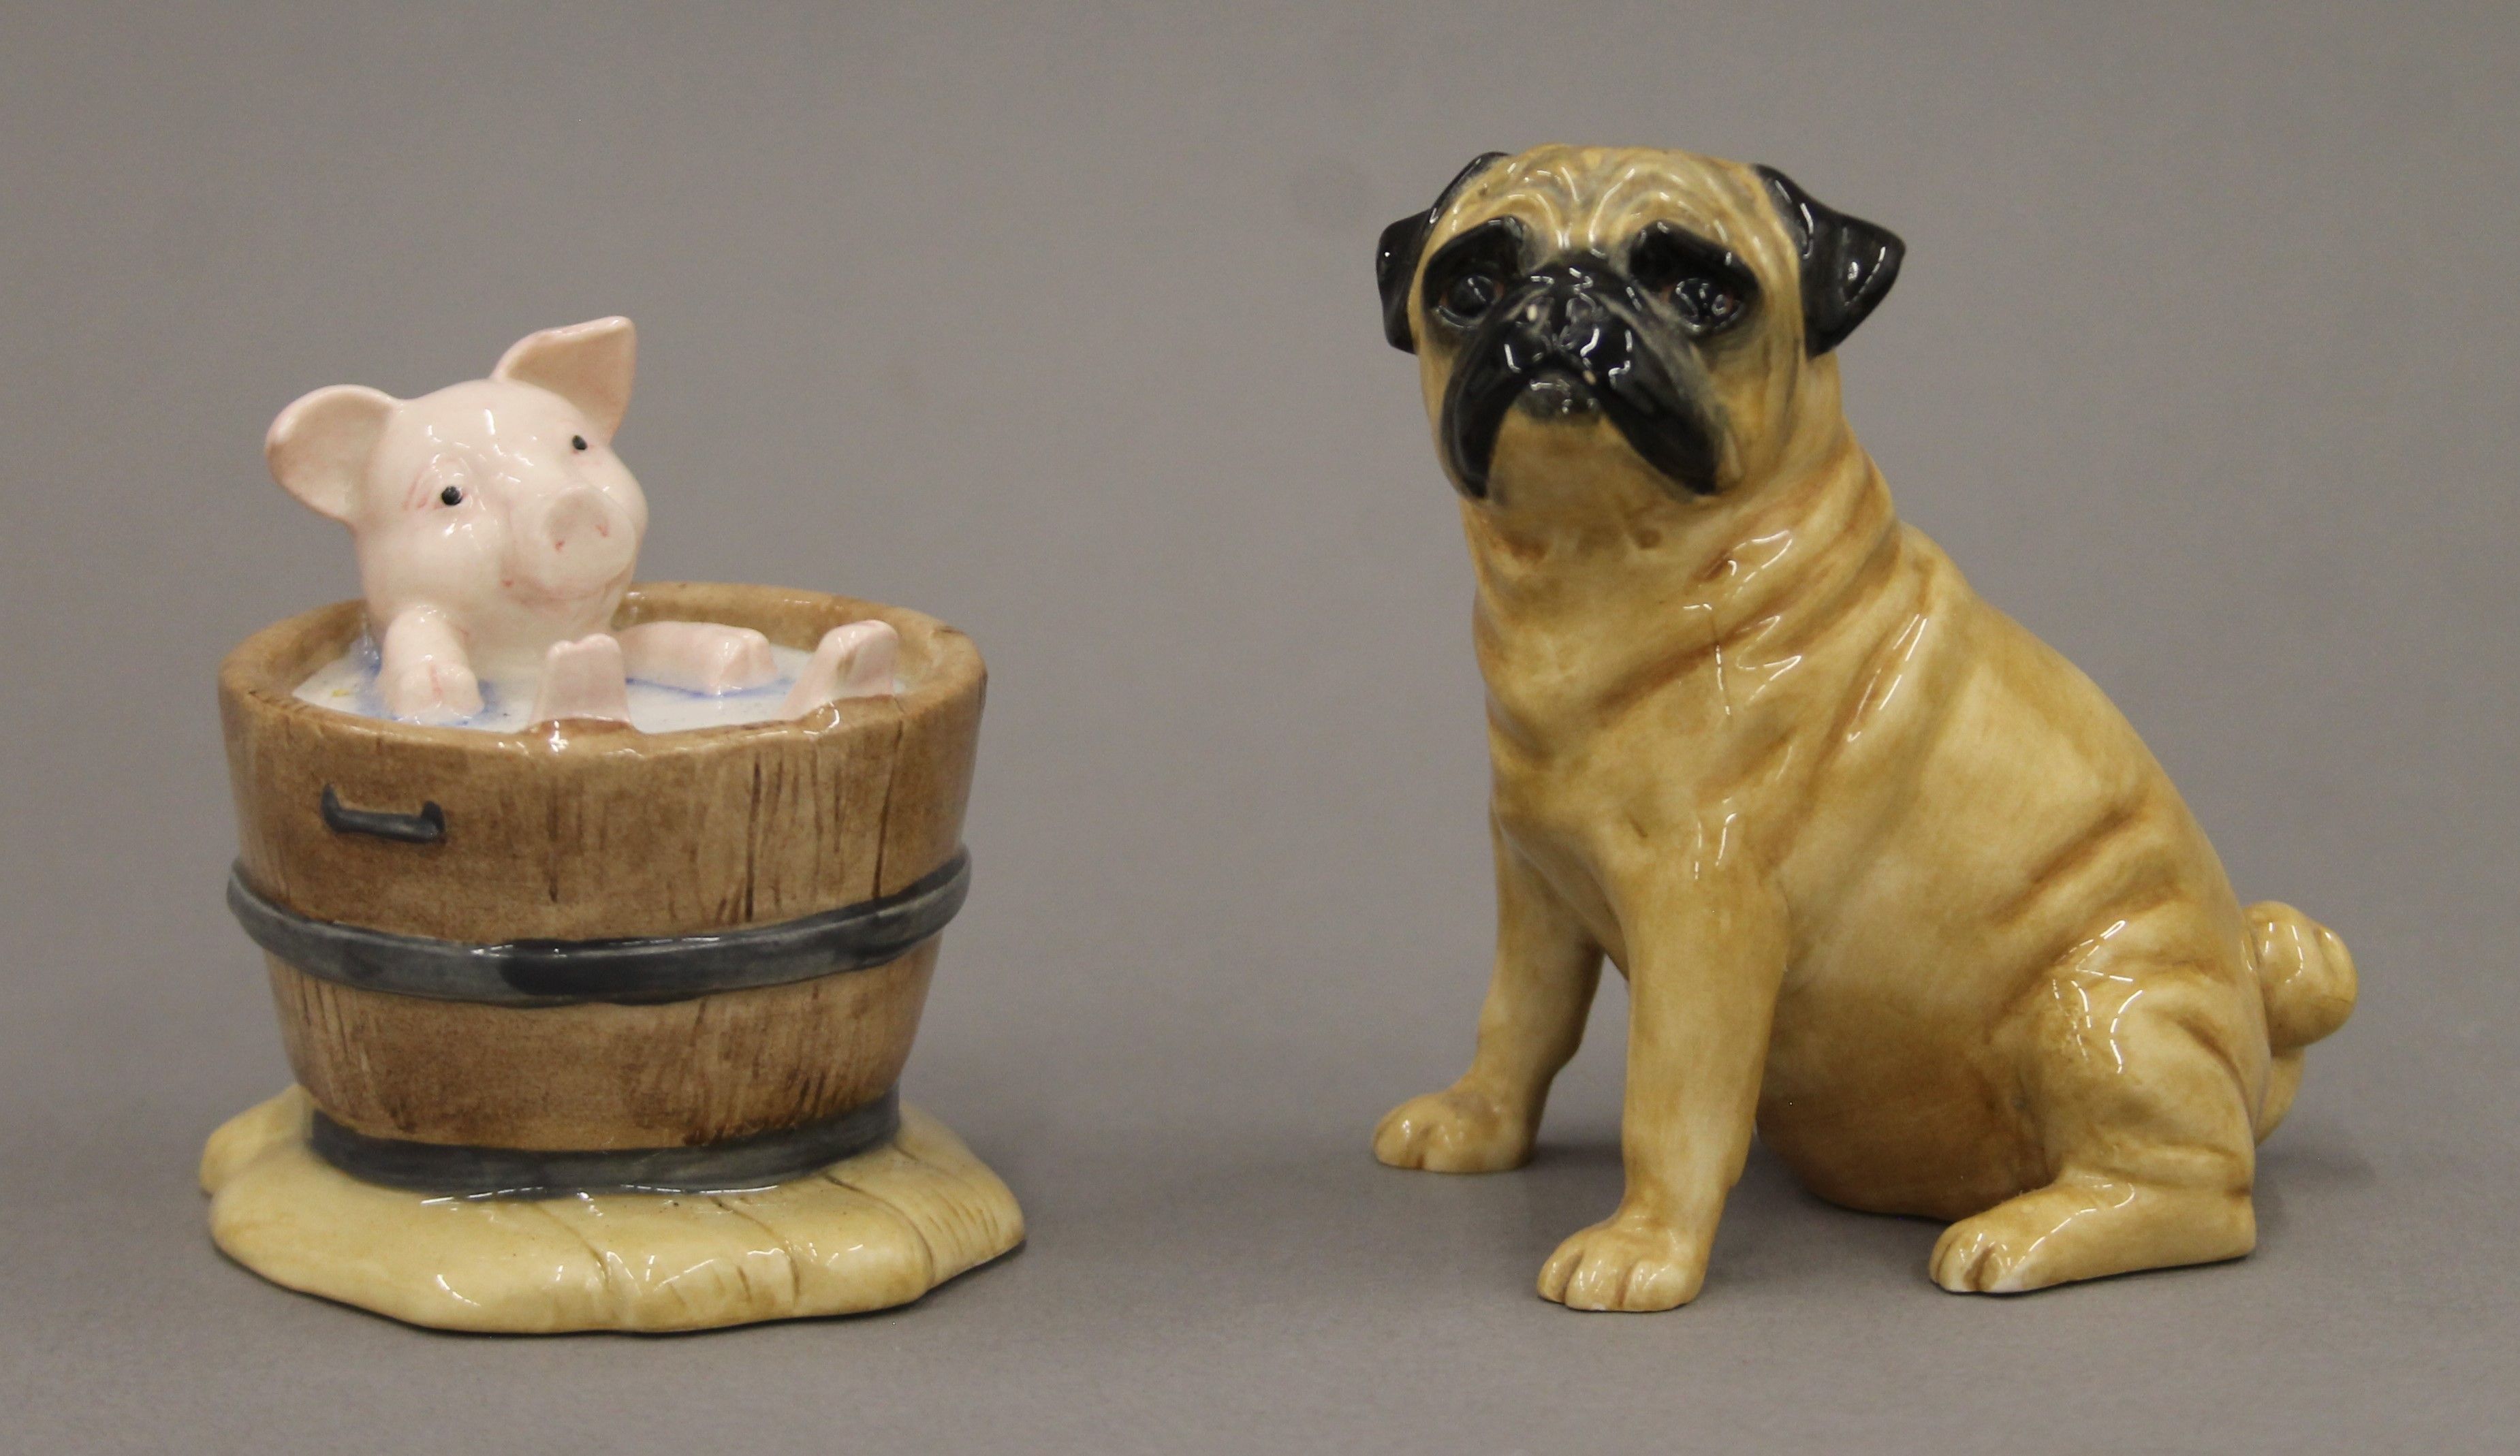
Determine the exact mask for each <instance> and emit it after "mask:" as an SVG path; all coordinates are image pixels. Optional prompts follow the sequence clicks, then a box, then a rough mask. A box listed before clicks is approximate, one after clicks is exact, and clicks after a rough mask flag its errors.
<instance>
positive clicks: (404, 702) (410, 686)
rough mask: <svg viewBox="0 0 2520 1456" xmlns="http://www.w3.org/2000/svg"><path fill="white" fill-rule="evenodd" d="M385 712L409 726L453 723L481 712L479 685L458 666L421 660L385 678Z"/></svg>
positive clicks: (463, 667)
mask: <svg viewBox="0 0 2520 1456" xmlns="http://www.w3.org/2000/svg"><path fill="white" fill-rule="evenodd" d="M384 699H385V711H386V712H388V713H391V714H392V715H393V716H394V717H396V718H400V719H405V720H408V721H410V722H413V723H457V722H460V721H462V720H464V719H467V718H470V717H472V715H473V714H475V713H478V712H480V711H481V684H480V683H479V681H478V680H476V679H475V678H474V677H473V676H472V669H471V668H469V667H465V666H464V665H462V664H461V663H454V662H446V661H443V660H429V661H421V662H415V663H413V664H411V665H410V666H409V667H406V668H403V669H401V670H400V671H398V672H395V673H393V674H391V675H390V676H388V677H387V678H386V679H385V682H384Z"/></svg>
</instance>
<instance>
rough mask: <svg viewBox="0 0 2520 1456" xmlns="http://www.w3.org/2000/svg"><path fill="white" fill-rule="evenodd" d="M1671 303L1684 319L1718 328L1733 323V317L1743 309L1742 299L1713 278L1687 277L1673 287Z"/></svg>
mask: <svg viewBox="0 0 2520 1456" xmlns="http://www.w3.org/2000/svg"><path fill="white" fill-rule="evenodd" d="M1671 306H1672V310H1673V312H1675V313H1677V314H1679V315H1680V317H1681V319H1682V320H1683V321H1684V322H1686V323H1688V324H1689V325H1691V326H1693V327H1695V328H1699V329H1715V328H1720V327H1722V326H1723V325H1726V324H1730V323H1732V322H1733V315H1735V314H1737V313H1739V312H1740V311H1741V300H1740V299H1738V298H1735V297H1734V296H1733V295H1732V294H1731V293H1729V292H1726V291H1725V289H1724V287H1723V285H1721V284H1718V283H1717V282H1715V281H1714V280H1713V279H1711V278H1684V279H1682V280H1681V281H1680V283H1679V284H1678V286H1676V287H1673V288H1672V290H1671Z"/></svg>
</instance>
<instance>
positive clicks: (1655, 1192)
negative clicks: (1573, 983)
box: [1540, 864, 1786, 1311]
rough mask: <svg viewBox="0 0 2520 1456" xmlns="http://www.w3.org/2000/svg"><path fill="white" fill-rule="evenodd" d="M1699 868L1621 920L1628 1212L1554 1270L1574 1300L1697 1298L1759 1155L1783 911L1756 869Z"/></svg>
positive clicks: (1628, 1302) (1553, 1283) (1582, 1238)
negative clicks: (1718, 1228) (1723, 1222)
mask: <svg viewBox="0 0 2520 1456" xmlns="http://www.w3.org/2000/svg"><path fill="white" fill-rule="evenodd" d="M1692 868H1693V869H1694V870H1696V871H1697V872H1696V873H1695V874H1692V875H1690V876H1688V878H1685V879H1683V880H1682V882H1681V883H1678V884H1669V883H1660V884H1657V885H1655V886H1654V887H1652V889H1651V890H1649V891H1648V892H1647V893H1645V894H1643V895H1642V896H1637V897H1631V898H1628V899H1629V903H1630V904H1634V905H1635V906H1636V908H1635V909H1632V910H1630V911H1628V912H1627V913H1625V914H1623V915H1622V917H1621V928H1622V930H1623V932H1624V937H1625V939H1626V941H1627V955H1628V962H1629V964H1628V967H1627V969H1628V1078H1627V1097H1626V1105H1625V1107H1624V1109H1623V1110H1622V1112H1621V1116H1620V1125H1619V1140H1620V1150H1621V1153H1622V1155H1623V1160H1624V1162H1625V1163H1626V1165H1627V1191H1626V1193H1625V1194H1624V1195H1623V1196H1622V1197H1621V1198H1620V1200H1619V1207H1618V1211H1617V1212H1616V1213H1612V1214H1611V1215H1610V1216H1609V1217H1608V1218H1606V1219H1603V1220H1602V1221H1601V1222H1599V1223H1596V1224H1594V1225H1593V1226H1592V1227H1590V1228H1587V1229H1585V1230H1583V1231H1582V1232H1580V1233H1577V1234H1575V1235H1574V1236H1573V1237H1571V1238H1569V1239H1567V1240H1566V1241H1565V1242H1564V1243H1562V1244H1560V1245H1558V1246H1557V1252H1556V1253H1555V1254H1553V1255H1552V1256H1550V1258H1549V1261H1548V1263H1547V1264H1545V1265H1543V1266H1542V1268H1541V1271H1540V1293H1541V1296H1542V1297H1543V1298H1545V1299H1551V1300H1555V1301H1557V1302H1560V1303H1562V1304H1564V1305H1566V1306H1567V1307H1568V1308H1570V1309H1620V1310H1635V1311H1644V1310H1653V1309H1669V1308H1672V1307H1674V1306H1676V1305H1680V1304H1686V1303H1688V1302H1689V1301H1690V1300H1693V1299H1695V1298H1697V1292H1698V1287H1699V1286H1700V1284H1702V1283H1703V1282H1704V1280H1705V1277H1706V1257H1707V1253H1708V1251H1709V1250H1710V1249H1711V1248H1712V1247H1713V1246H1714V1243H1715V1225H1716V1222H1717V1220H1718V1219H1720V1218H1721V1217H1722V1216H1723V1213H1724V1200H1725V1197H1726V1195H1727V1194H1729V1193H1731V1192H1732V1189H1733V1183H1734V1181H1736V1180H1737V1179H1738V1178H1739V1177H1740V1176H1741V1166H1742V1163H1743V1161H1744V1160H1745V1159H1747V1157H1748V1156H1749V1151H1750V1131H1751V1124H1752V1120H1753V1118H1754V1117H1755V1116H1756V1113H1757V1110H1758V1102H1759V1079H1760V1076H1761V1074H1762V1073H1763V1072H1764V1071H1765V1068H1766V1062H1767V1050H1768V1033H1769V1030H1770V1026H1771V1023H1772V1022H1773V1021H1774V1019H1775V1015H1776V1006H1777V991H1778V986H1779V985H1780V984H1781V983H1782V981H1783V979H1784V969H1785V950H1786V933H1785V914H1784V907H1783V905H1782V904H1781V903H1780V902H1779V901H1778V898H1777V896H1776V895H1775V894H1774V893H1773V891H1771V890H1770V889H1769V888H1768V887H1767V886H1766V885H1764V884H1763V883H1761V882H1759V881H1758V880H1757V878H1756V877H1755V876H1753V875H1751V874H1750V873H1748V872H1747V871H1746V870H1740V869H1733V870H1727V869H1726V868H1724V867H1723V866H1722V865H1720V864H1712V865H1710V864H1697V865H1694V866H1692ZM1662 878H1663V879H1666V880H1667V879H1668V878H1670V876H1669V875H1668V874H1667V873H1666V874H1665V875H1664V876H1662Z"/></svg>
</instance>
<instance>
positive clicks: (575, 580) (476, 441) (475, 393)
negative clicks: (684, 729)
mask: <svg viewBox="0 0 2520 1456" xmlns="http://www.w3.org/2000/svg"><path fill="white" fill-rule="evenodd" d="M637 359H638V338H637V333H636V331H634V330H633V329H632V327H631V324H630V321H629V320H628V319H620V318H612V319H597V320H593V321H591V322H588V323H584V324H575V325H571V326H569V327H567V328H563V329H546V330H543V331H540V332H538V333H532V334H528V335H526V336H525V337H524V338H522V339H519V340H518V341H517V344H516V345H515V346H514V347H513V348H511V349H509V350H508V352H507V354H506V355H505V356H504V357H502V358H501V359H500V360H499V363H498V366H497V367H496V368H494V369H493V370H491V372H490V376H489V377H488V378H486V379H473V380H470V381H467V382H465V383H461V384H454V385H450V386H448V387H447V388H444V389H440V390H437V391H436V392H434V393H431V394H427V395H423V396H422V397H420V398H418V399H411V400H398V399H395V398H393V397H392V396H390V395H387V394H383V393H382V392H380V391H378V390H374V389H369V388H366V387H364V386H361V385H356V384H337V385H333V386H330V387H328V388H324V389H318V390H316V391H314V392H313V393H311V394H307V395H305V396H303V397H302V398H300V399H298V400H297V401H295V402H294V403H293V404H291V405H290V406H289V408H288V409H286V410H283V411H282V412H281V413H280V417H279V418H278V419H275V420H273V421H272V425H271V430H270V433H269V435H268V436H267V438H266V439H265V441H264V454H265V456H266V457H267V459H268V460H269V462H270V465H271V473H272V476H273V478H274V479H276V480H278V481H279V482H280V483H281V485H282V486H283V487H284V488H286V489H287V490H288V491H289V493H290V494H291V495H293V496H295V497H296V498H297V499H298V500H299V501H301V502H303V503H305V505H306V506H307V507H310V508H312V509H313V510H315V511H317V512H319V513H320V514H323V515H326V516H329V517H331V518H332V519H335V520H337V521H340V522H341V523H343V524H344V525H346V526H348V527H349V529H350V535H351V539H352V541H353V542H354V543H355V545H356V547H357V551H358V557H359V581H360V587H361V590H362V591H363V592H364V593H365V595H366V597H367V608H368V621H369V627H370V631H371V632H372V633H373V634H374V636H375V638H376V640H377V643H378V645H379V647H380V649H381V650H382V665H381V668H380V672H379V678H378V688H379V692H380V694H381V696H382V700H383V703H384V706H385V708H386V710H387V711H388V712H390V713H391V714H393V715H394V716H395V717H397V718H405V719H410V720H413V721H415V722H426V723H459V722H462V721H463V720H465V719H468V718H470V717H472V715H474V714H476V713H478V712H479V711H480V710H481V706H482V690H481V684H482V683H483V681H484V680H488V681H493V682H497V683H500V684H505V685H506V686H507V687H508V695H509V696H511V697H513V698H514V699H515V700H517V701H526V700H528V699H530V700H531V701H532V702H533V703H534V708H533V710H532V719H533V721H534V722H537V723H543V722H556V721H560V720H563V719H588V720H612V721H622V720H626V718H627V716H628V706H627V703H626V701H625V696H624V685H623V684H624V680H625V677H630V678H637V679H640V680H642V681H645V682H649V683H655V684H665V685H667V686H672V687H679V688H685V689H689V690H692V691H697V692H728V691H741V690H743V689H746V688H750V687H756V686H759V685H760V684H764V683H767V682H768V681H770V679H771V677H772V675H773V672H774V667H773V665H772V662H771V658H770V652H769V643H768V641H767V640H765V639H764V638H763V637H762V636H761V634H759V633H757V632H753V631H749V630H747V629H744V628H741V627H737V626H733V625H729V624H724V623H704V622H672V623H664V622H658V623H649V624H645V625H642V626H640V627H638V628H635V629H632V630H630V631H628V632H625V633H623V634H622V635H620V637H619V638H618V639H615V638H614V637H612V636H611V635H610V634H608V633H607V630H606V629H607V625H608V624H609V623H610V622H611V620H612V615H613V612H614V610H615V609H616V608H617V607H619V605H620V604H621V594H622V592H623V591H624V590H625V589H626V588H627V587H628V586H629V585H630V578H631V574H632V572H633V571H634V570H636V568H637V566H638V559H639V545H640V539H641V537H642V535H643V534H644V533H645V532H646V530H647V527H648V503H647V499H646V497H645V496H643V495H642V494H641V493H640V490H639V482H638V481H636V480H634V479H632V478H631V475H630V471H629V469H628V467H627V466H625V465H624V464H623V463H621V458H620V457H619V456H618V455H616V454H614V453H613V450H612V439H613V435H614V433H615V432H616V431H617V430H618V429H619V428H620V425H621V418H622V414H623V412H624V411H625V410H626V409H627V408H628V407H629V403H630V389H631V384H632V381H633V377H634V375H635V373H636V368H637ZM809 645H818V646H819V648H820V650H821V653H822V655H823V656H825V657H827V658H829V659H830V660H829V661H827V662H823V663H820V664H818V665H817V666H815V667H813V668H811V669H809V670H808V672H807V674H806V675H805V679H804V680H803V681H800V683H799V684H798V686H797V688H796V690H795V693H794V695H793V696H792V697H791V699H790V703H789V708H790V712H791V715H792V714H793V713H801V712H805V711H809V710H810V709H812V708H815V707H818V706H820V705H821V704H823V703H826V702H829V701H832V699H833V698H834V697H837V696H840V695H842V694H844V693H865V692H874V691H879V690H881V684H884V683H885V682H888V681H889V671H890V658H889V656H888V655H886V654H888V653H889V652H890V651H891V650H892V649H893V646H894V643H893V642H892V641H891V640H890V639H889V638H888V637H887V636H886V635H885V631H884V629H883V628H882V626H881V624H874V625H871V626H868V627H864V628H861V629H859V631H858V632H857V633H856V634H854V635H851V636H847V637H843V638H838V639H834V640H832V641H829V642H825V643H821V644H809Z"/></svg>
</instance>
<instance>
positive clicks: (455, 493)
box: [437, 485, 464, 506]
mask: <svg viewBox="0 0 2520 1456" xmlns="http://www.w3.org/2000/svg"><path fill="white" fill-rule="evenodd" d="M437 499H438V500H440V501H443V502H445V503H446V504H447V505H449V506H461V505H463V504H464V492H463V491H462V489H460V488H458V487H456V486H452V485H450V486H448V487H447V488H446V489H444V490H442V491H439V492H438V493H437Z"/></svg>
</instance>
